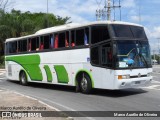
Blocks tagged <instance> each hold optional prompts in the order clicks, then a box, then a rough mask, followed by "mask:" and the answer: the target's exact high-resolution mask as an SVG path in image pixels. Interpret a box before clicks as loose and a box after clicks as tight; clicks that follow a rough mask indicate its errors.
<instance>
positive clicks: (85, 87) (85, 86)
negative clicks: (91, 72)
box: [81, 78, 87, 90]
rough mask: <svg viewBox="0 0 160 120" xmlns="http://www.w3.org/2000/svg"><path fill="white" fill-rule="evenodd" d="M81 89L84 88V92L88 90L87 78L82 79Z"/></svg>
mask: <svg viewBox="0 0 160 120" xmlns="http://www.w3.org/2000/svg"><path fill="white" fill-rule="evenodd" d="M81 87H82V89H83V90H87V80H86V78H83V79H82V81H81Z"/></svg>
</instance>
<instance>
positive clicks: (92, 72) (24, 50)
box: [5, 21, 152, 93]
mask: <svg viewBox="0 0 160 120" xmlns="http://www.w3.org/2000/svg"><path fill="white" fill-rule="evenodd" d="M5 65H6V73H7V74H6V76H7V79H9V80H18V81H20V83H21V84H22V85H27V83H28V82H37V83H48V84H59V85H68V86H76V88H77V90H80V91H81V92H83V93H89V92H90V91H91V89H92V88H100V89H111V90H117V89H126V88H134V87H141V86H144V85H147V84H149V83H150V82H151V81H152V76H151V73H152V64H151V56H150V47H149V42H148V39H147V36H146V34H145V31H144V28H143V26H141V25H137V24H133V23H126V22H116V21H114V22H111V21H105V22H102V21H101V22H92V23H88V24H84V25H81V24H73V23H72V24H67V25H62V26H57V27H51V28H47V29H42V30H39V31H37V32H36V33H35V34H33V35H28V36H24V37H19V38H10V39H7V40H6V42H5Z"/></svg>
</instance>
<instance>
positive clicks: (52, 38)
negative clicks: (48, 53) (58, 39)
mask: <svg viewBox="0 0 160 120" xmlns="http://www.w3.org/2000/svg"><path fill="white" fill-rule="evenodd" d="M50 48H51V49H52V48H54V34H50Z"/></svg>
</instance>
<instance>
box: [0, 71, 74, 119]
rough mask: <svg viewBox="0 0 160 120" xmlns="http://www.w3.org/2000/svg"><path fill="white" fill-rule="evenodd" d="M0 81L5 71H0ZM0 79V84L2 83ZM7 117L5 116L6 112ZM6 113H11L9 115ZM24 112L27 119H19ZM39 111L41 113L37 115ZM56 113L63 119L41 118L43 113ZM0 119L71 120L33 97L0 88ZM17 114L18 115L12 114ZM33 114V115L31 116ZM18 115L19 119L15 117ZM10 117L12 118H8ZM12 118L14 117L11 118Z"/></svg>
mask: <svg viewBox="0 0 160 120" xmlns="http://www.w3.org/2000/svg"><path fill="white" fill-rule="evenodd" d="M0 76H1V79H4V78H5V70H2V69H0ZM1 79H0V82H2V81H1ZM5 111H7V114H8V116H6V112H5ZM8 111H12V113H9V112H8ZM21 111H22V112H21ZM24 111H27V112H29V113H27V114H25V115H27V117H28V118H27V117H21V115H22V114H23V112H24ZM39 111H41V112H40V113H39ZM48 111H49V112H53V113H54V112H56V113H58V114H59V116H63V117H43V114H44V113H47V114H48V113H49V112H48ZM1 112H3V113H2V114H0V119H7V120H9V119H21V120H72V118H69V117H68V116H67V115H65V114H63V113H61V112H59V110H58V109H56V108H54V107H52V106H49V105H47V104H46V103H44V102H42V101H39V100H37V99H35V98H33V97H29V96H25V95H23V94H20V93H18V92H16V91H11V90H7V89H3V88H0V113H1ZM14 112H19V114H13V113H14ZM32 113H33V114H32ZM17 115H19V117H17ZM10 116H12V117H10ZM13 116H14V117H13Z"/></svg>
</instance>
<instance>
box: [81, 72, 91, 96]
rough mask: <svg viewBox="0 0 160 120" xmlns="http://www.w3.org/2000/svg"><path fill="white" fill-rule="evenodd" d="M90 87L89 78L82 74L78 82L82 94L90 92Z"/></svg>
mask: <svg viewBox="0 0 160 120" xmlns="http://www.w3.org/2000/svg"><path fill="white" fill-rule="evenodd" d="M91 89H92V85H91V80H90V77H89V76H88V75H86V74H84V73H83V74H82V79H81V81H80V90H81V92H82V93H85V94H88V93H90V92H91Z"/></svg>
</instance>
